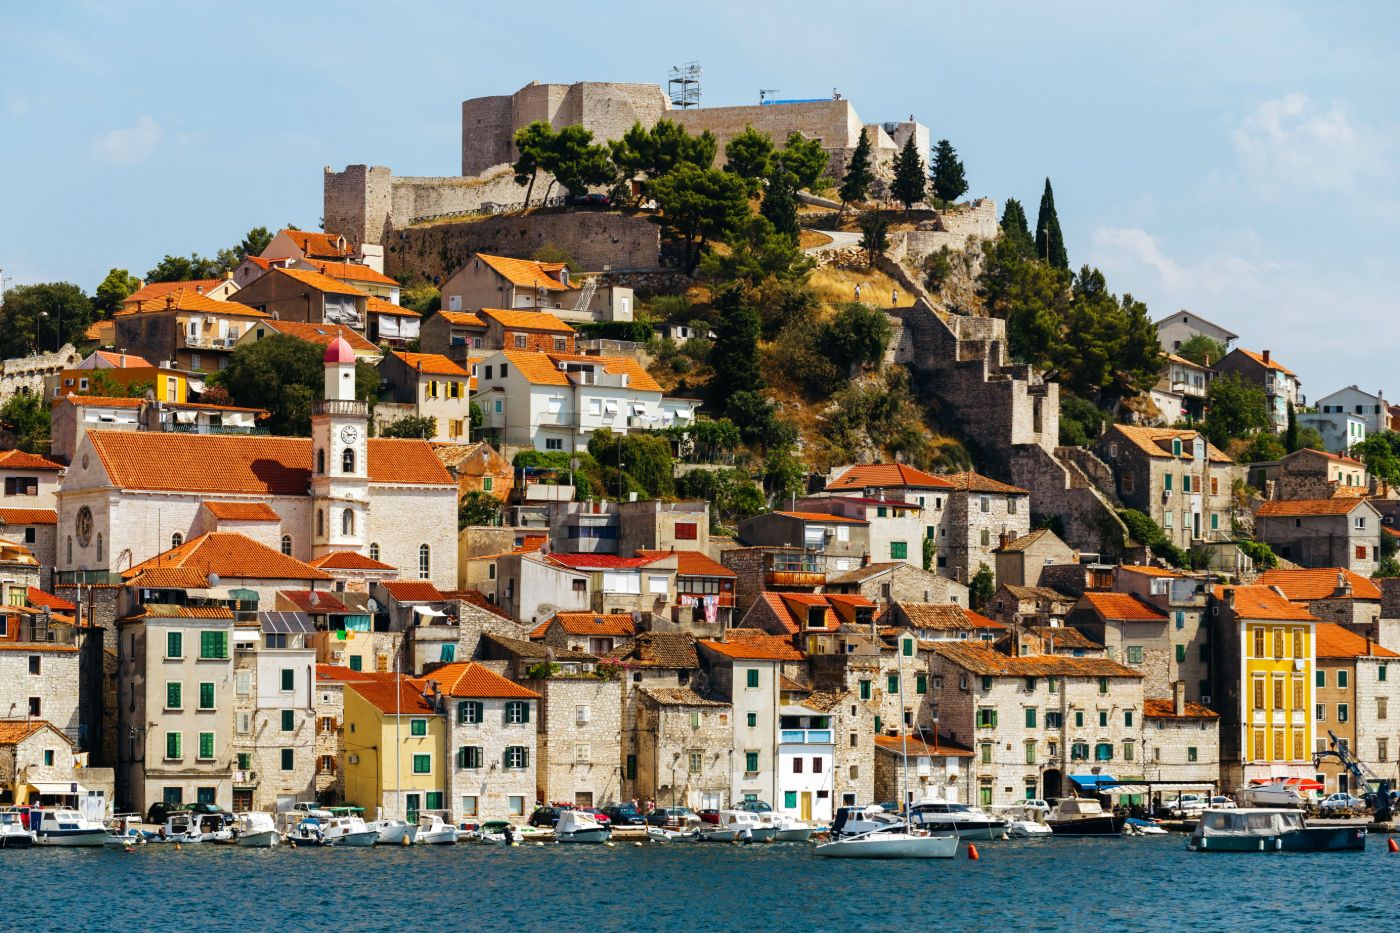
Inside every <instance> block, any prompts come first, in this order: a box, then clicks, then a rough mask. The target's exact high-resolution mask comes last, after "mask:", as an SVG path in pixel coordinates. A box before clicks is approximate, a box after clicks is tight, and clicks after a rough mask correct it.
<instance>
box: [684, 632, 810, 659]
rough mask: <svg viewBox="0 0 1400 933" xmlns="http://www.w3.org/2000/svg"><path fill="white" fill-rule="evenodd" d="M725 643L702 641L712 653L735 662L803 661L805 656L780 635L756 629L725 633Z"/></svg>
mask: <svg viewBox="0 0 1400 933" xmlns="http://www.w3.org/2000/svg"><path fill="white" fill-rule="evenodd" d="M726 638H727V639H728V640H727V641H710V640H706V641H702V642H700V644H702V645H704V646H705V647H706V648H709V649H710V650H712V651H715V652H717V653H719V654H722V655H724V656H725V657H727V658H731V659H733V660H737V661H744V660H749V661H805V660H806V659H807V656H806V655H805V654H803V653H802V652H801V651H798V650H797V649H796V648H794V647H793V646H792V642H791V641H790V640H789V639H787V638H786V637H784V636H782V635H770V634H768V633H767V632H760V631H758V630H756V629H748V630H745V629H741V628H733V629H730V630H729V631H728V632H727V633H726Z"/></svg>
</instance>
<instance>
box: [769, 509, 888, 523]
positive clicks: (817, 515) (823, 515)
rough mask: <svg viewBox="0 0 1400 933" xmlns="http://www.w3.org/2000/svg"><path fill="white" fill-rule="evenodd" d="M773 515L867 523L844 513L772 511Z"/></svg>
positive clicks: (805, 520)
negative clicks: (848, 516)
mask: <svg viewBox="0 0 1400 933" xmlns="http://www.w3.org/2000/svg"><path fill="white" fill-rule="evenodd" d="M772 514H774V515H782V516H784V517H785V518H796V519H799V520H801V521H804V522H822V523H828V524H829V523H832V522H835V523H837V524H842V525H868V524H870V523H869V522H867V521H866V520H865V519H863V518H847V517H846V516H844V515H828V514H827V513H826V512H774V513H772Z"/></svg>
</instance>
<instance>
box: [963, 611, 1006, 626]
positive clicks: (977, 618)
mask: <svg viewBox="0 0 1400 933" xmlns="http://www.w3.org/2000/svg"><path fill="white" fill-rule="evenodd" d="M967 617H968V619H969V620H971V622H972V627H973V628H1006V626H1004V625H1002V624H1001V623H1000V622H998V621H997V620H996V619H989V618H987V617H986V616H984V615H982V613H980V612H973V611H972V610H971V609H968V610H967Z"/></svg>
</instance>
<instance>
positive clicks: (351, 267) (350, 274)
mask: <svg viewBox="0 0 1400 933" xmlns="http://www.w3.org/2000/svg"><path fill="white" fill-rule="evenodd" d="M306 262H309V263H311V265H313V266H315V267H316V271H317V272H319V273H321V274H322V275H326V276H330V277H331V278H333V279H340V280H341V281H344V282H373V283H374V284H376V285H392V286H394V287H395V288H397V287H398V285H399V281H398V279H391V278H389V277H388V276H387V275H385V274H384V273H383V272H376V271H374V270H373V269H371V268H370V267H369V266H367V265H365V264H364V263H362V262H335V261H333V260H327V259H307V260H306Z"/></svg>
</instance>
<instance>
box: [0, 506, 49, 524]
mask: <svg viewBox="0 0 1400 933" xmlns="http://www.w3.org/2000/svg"><path fill="white" fill-rule="evenodd" d="M0 524H5V525H57V524H58V511H57V510H55V509H0Z"/></svg>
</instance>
